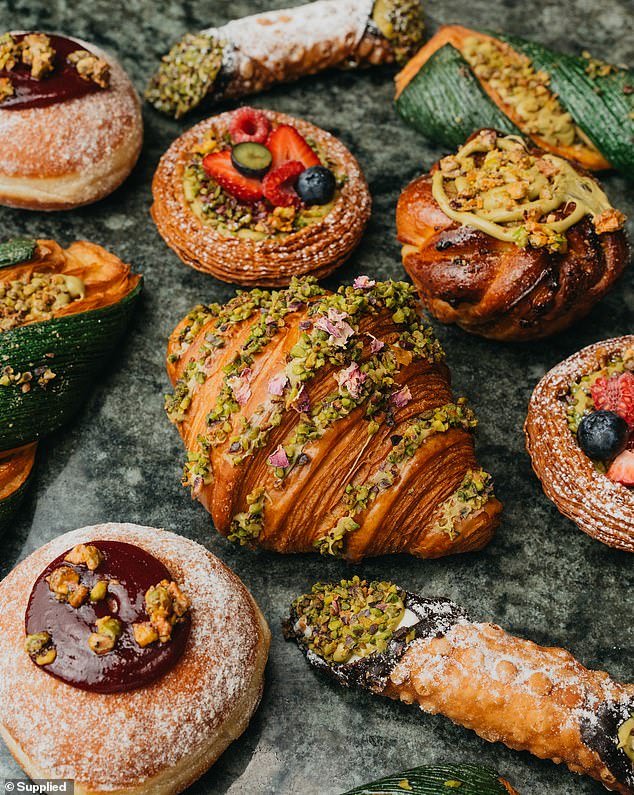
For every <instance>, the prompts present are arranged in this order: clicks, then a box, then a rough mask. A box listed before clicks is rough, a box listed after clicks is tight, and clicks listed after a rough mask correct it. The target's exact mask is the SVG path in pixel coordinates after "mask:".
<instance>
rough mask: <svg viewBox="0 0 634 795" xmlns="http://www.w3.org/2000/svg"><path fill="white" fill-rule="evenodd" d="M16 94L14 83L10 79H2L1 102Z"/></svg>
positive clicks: (0, 82)
mask: <svg viewBox="0 0 634 795" xmlns="http://www.w3.org/2000/svg"><path fill="white" fill-rule="evenodd" d="M14 94H15V89H14V88H13V83H12V82H11V80H9V78H8V77H0V102H4V100H5V99H8V98H9V97H12V96H13V95H14Z"/></svg>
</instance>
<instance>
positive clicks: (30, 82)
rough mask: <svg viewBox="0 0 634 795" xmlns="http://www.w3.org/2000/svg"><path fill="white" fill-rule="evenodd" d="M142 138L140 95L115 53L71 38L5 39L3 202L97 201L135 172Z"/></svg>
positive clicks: (0, 78) (1, 47) (49, 205)
mask: <svg viewBox="0 0 634 795" xmlns="http://www.w3.org/2000/svg"><path fill="white" fill-rule="evenodd" d="M142 140H143V122H142V119H141V109H140V103H139V99H138V96H137V94H136V91H135V89H134V87H133V85H132V83H131V82H130V79H129V78H128V76H127V75H126V73H125V72H124V71H123V69H122V68H121V66H120V65H119V64H118V63H117V62H116V61H115V60H114V59H113V58H112V57H111V56H109V55H106V54H105V53H104V52H102V51H101V50H99V49H98V48H97V47H95V46H94V45H92V44H88V43H86V42H84V41H81V40H80V39H74V38H73V39H71V38H68V37H65V36H58V35H53V34H47V33H35V32H31V33H5V34H4V35H2V36H0V141H2V147H0V203H1V204H6V205H9V206H12V207H23V208H25V209H28V210H65V209H70V208H73V207H78V206H80V205H82V204H90V203H92V202H94V201H97V200H98V199H101V198H103V197H104V196H107V195H108V194H109V193H111V192H112V191H113V190H114V189H115V188H117V187H118V186H119V185H120V184H121V183H122V182H123V181H124V179H125V178H126V177H127V176H128V174H129V173H130V171H132V168H133V167H134V164H135V163H136V161H137V158H138V156H139V153H140V151H141V143H142Z"/></svg>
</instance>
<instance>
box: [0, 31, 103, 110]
mask: <svg viewBox="0 0 634 795" xmlns="http://www.w3.org/2000/svg"><path fill="white" fill-rule="evenodd" d="M26 35H28V34H26V33H16V34H13V38H14V39H15V40H16V41H21V40H22V39H23V38H24V37H25V36H26ZM46 35H47V36H48V37H49V39H50V40H51V46H52V48H53V49H54V50H55V59H54V62H53V63H54V68H53V71H52V72H49V73H48V74H47V75H44V77H42V78H40V79H39V80H36V79H35V78H34V77H31V67H30V66H27V65H26V64H23V63H18V64H17V65H16V66H15V68H14V69H12V70H11V71H7V70H6V69H0V77H8V78H9V80H10V81H11V82H12V83H13V88H14V90H15V93H14V95H13V96H11V97H7V98H6V99H5V100H4V101H3V102H0V110H24V109H26V108H45V107H46V106H47V105H54V104H55V103H57V102H64V101H66V100H69V99H77V98H78V97H83V96H84V95H85V94H92V93H93V92H95V91H100V90H102V89H100V88H99V86H98V85H97V84H96V83H93V81H92V80H85V79H84V78H83V77H80V76H79V74H78V72H77V69H75V67H74V66H73V65H72V64H69V63H68V62H67V60H66V58H67V57H68V56H69V55H70V53H71V52H75V50H83V49H85V47H84V46H83V45H82V44H78V43H77V42H76V41H72V39H67V38H65V37H64V36H56V35H54V34H52V33H47V34H46Z"/></svg>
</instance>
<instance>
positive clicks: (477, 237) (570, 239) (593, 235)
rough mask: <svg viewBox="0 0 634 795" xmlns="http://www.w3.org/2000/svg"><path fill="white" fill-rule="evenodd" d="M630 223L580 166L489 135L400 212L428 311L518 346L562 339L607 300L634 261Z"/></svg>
mask: <svg viewBox="0 0 634 795" xmlns="http://www.w3.org/2000/svg"><path fill="white" fill-rule="evenodd" d="M500 156H502V157H508V158H509V162H507V163H503V166H502V167H499V162H500V161H499V158H500ZM512 159H516V160H517V162H513V161H512ZM505 169H506V171H505ZM443 183H444V184H443ZM575 199H576V202H575ZM441 204H442V205H443V206H441ZM624 220H625V219H624V216H623V215H622V214H621V213H619V212H618V211H617V210H614V209H613V208H611V207H610V205H609V202H608V200H607V197H606V196H605V194H604V193H603V191H602V190H601V189H600V187H599V185H598V183H597V182H596V180H594V178H593V177H591V176H589V175H586V174H585V173H584V172H583V171H582V170H581V169H580V168H578V167H577V166H575V165H572V164H571V163H569V162H568V161H565V160H564V159H563V158H560V157H557V156H555V155H551V154H548V153H545V152H542V151H540V150H538V149H534V148H527V146H526V145H525V144H523V143H522V142H521V139H519V138H516V137H515V136H502V135H501V134H498V133H495V132H494V131H492V130H481V131H480V132H479V133H475V134H474V135H473V136H471V138H469V140H468V142H467V144H465V146H463V147H462V148H461V149H460V150H459V151H458V152H457V153H456V155H455V156H454V155H450V156H449V157H446V158H444V159H443V160H441V161H439V162H438V163H436V164H435V165H434V166H433V168H432V169H431V172H430V173H428V174H423V175H422V176H420V177H418V178H417V179H415V180H414V181H413V182H412V183H410V184H409V185H408V186H407V187H406V188H405V190H404V191H403V193H402V194H401V197H400V199H399V202H398V206H397V211H396V226H397V232H398V239H399V240H400V242H401V243H403V244H404V245H403V251H402V254H403V264H404V266H405V269H406V270H407V272H408V273H409V275H410V276H411V278H412V280H413V281H414V284H415V285H416V288H417V289H418V292H419V293H420V296H421V298H422V300H423V302H424V303H425V305H426V307H427V308H428V309H429V311H430V312H432V314H433V315H434V316H435V317H437V318H438V319H439V320H441V321H442V322H443V323H456V324H457V325H459V326H461V327H462V328H463V329H465V331H469V332H472V333H474V334H479V335H481V336H483V337H489V338H491V339H498V340H513V341H515V340H516V341H523V340H532V339H540V338H543V337H547V336H550V335H552V334H555V333H556V332H558V331H561V330H562V329H564V328H566V327H568V326H570V325H571V324H572V323H573V322H575V321H576V320H579V319H580V318H582V317H584V316H585V315H586V314H587V313H588V312H589V311H590V309H591V308H592V307H593V306H594V305H595V304H596V303H597V301H598V300H599V299H600V298H602V297H603V295H604V294H605V293H606V292H607V290H608V289H609V288H610V286H611V285H612V284H613V282H614V281H615V280H616V279H617V278H618V276H619V275H620V274H621V272H622V271H623V269H624V268H625V266H626V264H627V261H628V245H627V239H626V237H625V233H624V232H623V230H622V228H621V227H622V226H623V223H624ZM572 221H574V223H571V222H572Z"/></svg>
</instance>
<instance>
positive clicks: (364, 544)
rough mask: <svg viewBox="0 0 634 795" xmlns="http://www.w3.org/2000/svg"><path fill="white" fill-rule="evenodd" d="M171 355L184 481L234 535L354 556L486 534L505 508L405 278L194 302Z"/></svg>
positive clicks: (474, 542)
mask: <svg viewBox="0 0 634 795" xmlns="http://www.w3.org/2000/svg"><path fill="white" fill-rule="evenodd" d="M168 354H169V355H168V372H169V376H170V378H171V380H172V383H173V384H174V392H173V394H172V395H170V396H168V397H167V400H166V409H167V412H168V415H169V416H170V419H171V420H172V421H173V422H174V423H175V424H176V425H177V427H178V429H179V432H180V434H181V436H182V437H183V441H184V442H185V446H186V448H187V450H188V453H189V460H188V463H187V464H186V467H185V474H184V478H183V483H184V485H187V486H190V487H191V490H192V496H193V497H195V498H196V499H198V500H199V501H200V502H201V503H202V504H203V505H204V506H205V507H206V508H207V510H209V511H210V513H211V514H212V517H213V520H214V524H215V526H216V528H217V529H218V530H219V531H220V533H222V534H223V535H225V536H228V537H229V539H230V540H233V541H237V542H239V543H240V544H243V545H250V546H254V545H259V546H263V547H266V548H269V549H274V550H277V551H279V552H306V551H310V550H313V549H315V548H317V549H319V550H320V551H321V552H322V553H324V554H332V555H342V556H344V557H346V558H348V559H351V560H359V559H361V558H363V557H365V556H369V555H379V554H384V553H391V552H409V553H411V554H413V555H417V556H420V557H438V556H441V555H445V554H449V553H452V552H464V551H468V550H473V549H480V548H481V547H483V546H484V545H485V544H486V543H487V542H488V541H489V540H490V538H491V535H492V532H493V528H494V527H495V525H496V524H497V521H498V514H499V511H500V507H501V506H500V504H499V502H498V501H497V499H495V497H494V496H493V493H492V483H491V478H490V476H489V475H488V474H486V473H485V472H483V471H482V470H481V469H480V468H479V466H478V464H477V462H476V459H475V453H474V447H473V441H472V436H471V433H470V431H471V430H472V428H473V427H474V426H475V424H476V422H475V418H474V416H473V413H472V412H471V410H470V409H469V408H468V407H467V406H466V405H465V401H464V400H463V399H460V400H457V401H456V400H455V399H454V398H453V396H452V393H451V388H450V384H449V373H448V370H447V367H446V366H445V365H444V364H443V352H442V350H441V348H440V345H439V343H438V341H437V340H436V339H435V338H434V336H433V334H432V332H431V330H430V329H428V328H425V327H424V326H422V325H421V323H420V318H419V316H418V313H417V308H416V302H415V294H414V291H413V288H412V287H411V286H409V285H406V284H404V283H402V282H377V283H375V282H374V281H372V280H370V279H368V278H367V277H359V278H358V279H357V280H356V281H355V284H354V286H353V287H341V288H340V289H339V290H338V292H337V293H334V294H333V293H330V292H328V291H326V290H324V289H322V288H321V287H319V286H318V285H317V283H316V282H315V280H314V279H303V280H294V281H293V282H292V283H291V286H290V287H289V288H288V289H286V290H280V291H274V292H268V291H262V290H254V291H252V292H250V293H246V292H242V293H238V295H237V296H236V297H235V298H234V299H233V300H232V301H230V302H229V303H228V304H226V305H225V306H218V305H212V306H209V307H205V306H199V307H197V308H196V309H194V310H193V312H191V313H190V314H189V315H188V316H187V317H186V318H185V319H184V320H183V321H182V322H181V323H180V324H179V325H178V326H177V327H176V329H175V331H174V332H173V334H172V336H171V338H170V342H169V349H168Z"/></svg>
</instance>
